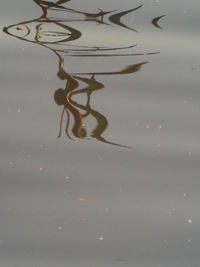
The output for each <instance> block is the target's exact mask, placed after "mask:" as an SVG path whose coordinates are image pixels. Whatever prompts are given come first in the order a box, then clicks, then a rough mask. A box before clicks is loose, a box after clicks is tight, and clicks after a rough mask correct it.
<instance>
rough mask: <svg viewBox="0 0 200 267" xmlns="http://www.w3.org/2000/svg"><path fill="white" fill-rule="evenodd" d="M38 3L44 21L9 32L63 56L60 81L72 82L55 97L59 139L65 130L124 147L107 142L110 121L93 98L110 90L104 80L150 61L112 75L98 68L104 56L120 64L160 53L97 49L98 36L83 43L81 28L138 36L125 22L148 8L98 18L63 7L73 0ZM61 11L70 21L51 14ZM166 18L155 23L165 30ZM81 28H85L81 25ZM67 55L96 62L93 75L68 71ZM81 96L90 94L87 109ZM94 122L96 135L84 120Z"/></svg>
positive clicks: (131, 47)
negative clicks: (116, 30) (121, 60)
mask: <svg viewBox="0 0 200 267" xmlns="http://www.w3.org/2000/svg"><path fill="white" fill-rule="evenodd" d="M33 1H34V2H35V3H36V4H38V5H39V6H40V7H41V9H42V16H40V17H39V18H36V19H33V20H29V21H24V22H21V23H19V24H14V25H10V26H8V27H5V28H4V32H5V33H7V34H9V35H11V36H15V37H17V38H18V39H20V40H22V41H27V42H31V43H35V44H37V45H40V46H42V47H44V48H47V49H49V50H50V51H52V52H53V53H54V54H55V55H56V56H57V58H58V73H57V76H58V78H59V79H60V80H63V81H65V82H66V85H65V87H64V88H59V89H57V90H56V91H55V94H54V100H55V103H56V104H57V105H60V106H63V110H62V113H61V118H60V126H59V134H58V137H61V134H62V131H63V128H64V131H65V134H66V136H67V137H68V138H69V139H71V140H73V139H74V138H81V139H83V138H85V139H93V138H94V139H96V140H98V141H100V142H104V143H108V144H112V145H117V146H124V145H120V144H117V143H114V142H110V141H108V140H106V139H105V138H104V137H103V134H104V132H105V130H106V129H107V127H108V120H107V118H106V117H105V116H104V115H103V114H101V113H100V112H98V111H97V110H95V108H92V107H91V95H92V93H93V92H95V91H97V90H101V89H103V88H104V84H103V83H102V82H101V81H99V78H97V76H100V75H103V76H105V75H125V74H133V73H136V72H138V71H139V70H140V68H141V67H142V66H143V65H144V64H146V63H147V61H141V62H139V63H134V64H131V65H128V66H120V68H119V69H118V70H113V69H111V70H106V71H97V70H95V65H96V64H97V63H98V62H99V61H100V58H104V57H110V58H111V59H114V58H116V57H132V56H141V55H153V54H157V53H158V52H151V53H145V54H143V53H134V52H133V51H134V48H135V47H136V46H137V44H131V45H124V46H123V45H120V46H116V47H113V46H112V47H111V46H110V45H107V44H106V40H105V41H104V43H105V46H103V45H98V43H97V44H95V37H94V38H93V39H92V42H89V43H88V44H85V43H82V42H81V39H82V36H84V35H85V30H81V29H80V28H81V27H79V25H81V24H82V23H84V22H87V23H89V25H92V26H94V25H100V26H101V27H104V29H103V33H104V31H105V28H106V29H107V28H108V27H118V28H120V29H122V30H125V31H130V34H134V33H131V32H135V33H137V32H138V31H137V30H136V29H133V28H132V27H129V26H127V25H126V24H124V23H122V22H121V18H122V17H123V16H125V15H127V14H129V13H131V12H134V11H136V10H138V9H140V8H142V5H139V6H137V7H136V8H133V9H130V10H126V11H123V12H117V11H116V10H112V11H103V10H100V9H99V11H98V12H96V13H87V12H82V11H79V10H75V9H72V8H68V7H65V6H63V4H66V3H67V2H69V1H70V0H59V1H57V2H56V3H53V2H47V1H42V0H33ZM55 10H56V11H59V12H62V11H65V12H66V17H67V18H64V19H62V18H61V17H62V16H61V15H60V16H58V18H55V17H54V18H52V17H51V16H50V15H49V14H48V13H49V11H55ZM59 14H61V13H59ZM162 17H163V16H160V17H157V18H154V19H153V20H152V24H153V25H154V26H155V27H157V28H160V29H161V27H160V26H159V24H158V21H159V20H160V19H161V18H162ZM77 23H79V25H78V24H77ZM97 31H99V28H97ZM111 38H112V36H111ZM66 56H67V57H80V58H86V59H90V58H94V59H95V62H93V64H91V68H90V69H92V70H90V71H85V69H84V70H83V71H80V72H74V71H73V72H71V71H69V70H68V67H67V68H66V67H65V66H64V63H65V61H66ZM77 95H86V98H87V101H86V103H85V104H82V103H79V102H77V101H75V100H74V99H73V96H77ZM64 115H66V124H65V126H63V120H64ZM88 117H91V118H93V119H94V120H95V122H96V124H95V127H94V129H92V130H91V133H88V130H87V129H86V125H85V124H84V120H85V119H86V118H88ZM71 118H72V121H71ZM70 128H71V131H70ZM124 147H126V146H124Z"/></svg>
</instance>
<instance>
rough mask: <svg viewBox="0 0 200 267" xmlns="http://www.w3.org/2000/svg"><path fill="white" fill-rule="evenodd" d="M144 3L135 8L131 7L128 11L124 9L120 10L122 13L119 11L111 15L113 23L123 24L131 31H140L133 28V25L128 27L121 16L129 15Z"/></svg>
mask: <svg viewBox="0 0 200 267" xmlns="http://www.w3.org/2000/svg"><path fill="white" fill-rule="evenodd" d="M142 6H143V5H140V6H138V7H136V8H133V9H129V10H126V11H123V12H120V13H117V14H114V15H112V16H110V17H109V20H110V21H111V22H112V23H113V24H116V25H118V26H121V27H123V28H126V29H129V30H131V31H134V32H138V31H136V30H135V29H133V28H131V27H128V26H126V25H125V24H124V23H122V22H121V18H122V17H123V16H125V15H127V14H128V13H131V12H133V11H135V10H137V9H139V8H141V7H142Z"/></svg>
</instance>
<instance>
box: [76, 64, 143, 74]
mask: <svg viewBox="0 0 200 267" xmlns="http://www.w3.org/2000/svg"><path fill="white" fill-rule="evenodd" d="M147 63H148V61H145V62H141V63H138V64H134V65H130V66H128V67H126V68H124V69H123V70H121V71H113V72H87V73H80V72H79V73H73V74H74V75H120V74H131V73H135V72H138V71H139V70H140V69H141V67H142V65H144V64H147Z"/></svg>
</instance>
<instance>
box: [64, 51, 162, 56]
mask: <svg viewBox="0 0 200 267" xmlns="http://www.w3.org/2000/svg"><path fill="white" fill-rule="evenodd" d="M158 53H159V52H156V53H146V54H144V53H141V54H99V55H96V54H95V55H91V54H89V55H88V54H86V55H85V54H77V55H69V56H70V57H128V56H145V55H147V56H148V55H156V54H158Z"/></svg>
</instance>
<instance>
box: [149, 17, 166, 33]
mask: <svg viewBox="0 0 200 267" xmlns="http://www.w3.org/2000/svg"><path fill="white" fill-rule="evenodd" d="M163 17H165V15H162V16H159V17H156V18H154V19H152V24H153V25H154V26H155V27H157V28H159V29H161V30H162V29H163V28H162V27H160V26H159V25H158V21H159V20H160V19H161V18H163Z"/></svg>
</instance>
